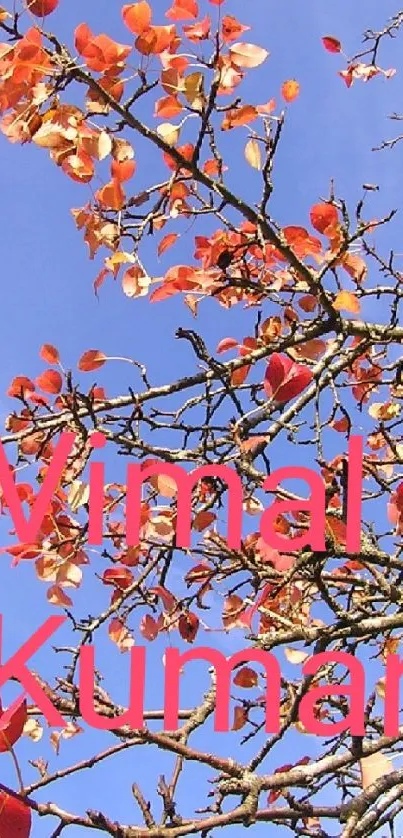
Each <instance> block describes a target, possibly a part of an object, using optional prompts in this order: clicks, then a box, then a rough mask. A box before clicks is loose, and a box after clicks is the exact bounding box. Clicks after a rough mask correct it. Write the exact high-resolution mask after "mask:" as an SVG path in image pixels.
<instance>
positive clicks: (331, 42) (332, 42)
mask: <svg viewBox="0 0 403 838" xmlns="http://www.w3.org/2000/svg"><path fill="white" fill-rule="evenodd" d="M322 44H323V46H324V48H325V49H326V50H327V51H328V52H341V43H340V41H339V40H338V38H333V37H332V35H325V37H324V38H322Z"/></svg>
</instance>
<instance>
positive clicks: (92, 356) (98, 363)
mask: <svg viewBox="0 0 403 838" xmlns="http://www.w3.org/2000/svg"><path fill="white" fill-rule="evenodd" d="M105 361H106V355H104V353H103V352H100V351H99V349H89V350H88V352H84V355H82V356H81V358H80V360H79V362H78V369H79V370H81V372H92V371H93V370H97V369H99V367H102V366H103V365H104V363H105Z"/></svg>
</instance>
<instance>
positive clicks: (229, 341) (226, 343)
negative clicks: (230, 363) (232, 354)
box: [216, 338, 239, 355]
mask: <svg viewBox="0 0 403 838" xmlns="http://www.w3.org/2000/svg"><path fill="white" fill-rule="evenodd" d="M238 346H239V344H238V341H237V340H235V338H223V339H222V340H220V343H219V344H218V346H217V349H216V352H217V354H218V355H220V354H221V352H228V350H229V349H237V347H238Z"/></svg>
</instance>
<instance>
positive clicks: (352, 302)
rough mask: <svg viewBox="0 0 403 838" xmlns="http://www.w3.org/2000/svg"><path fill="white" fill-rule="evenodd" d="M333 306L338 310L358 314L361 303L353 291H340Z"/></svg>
mask: <svg viewBox="0 0 403 838" xmlns="http://www.w3.org/2000/svg"><path fill="white" fill-rule="evenodd" d="M333 308H335V309H336V311H351V313H352V314H358V312H359V311H360V303H359V300H357V297H356V296H355V294H352V293H351V291H340V292H339V293H338V294H337V296H336V299H335V300H334V302H333Z"/></svg>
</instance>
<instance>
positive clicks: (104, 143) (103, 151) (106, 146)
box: [97, 131, 112, 160]
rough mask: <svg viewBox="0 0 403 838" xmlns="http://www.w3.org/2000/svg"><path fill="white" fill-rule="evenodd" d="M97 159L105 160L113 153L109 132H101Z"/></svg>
mask: <svg viewBox="0 0 403 838" xmlns="http://www.w3.org/2000/svg"><path fill="white" fill-rule="evenodd" d="M97 146H98V147H97V157H98V160H105V157H108V155H109V154H110V153H111V151H112V139H111V137H110V134H108V133H107V131H101V133H100V135H99V137H98V143H97Z"/></svg>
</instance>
